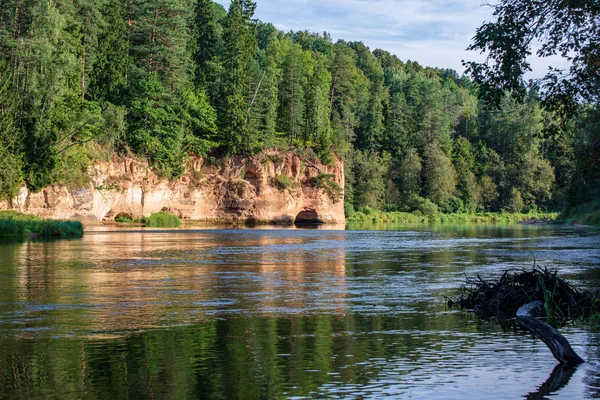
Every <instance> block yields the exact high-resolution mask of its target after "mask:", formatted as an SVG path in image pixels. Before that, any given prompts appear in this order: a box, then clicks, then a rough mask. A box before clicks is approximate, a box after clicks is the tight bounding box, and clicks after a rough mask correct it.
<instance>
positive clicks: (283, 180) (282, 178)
mask: <svg viewBox="0 0 600 400" xmlns="http://www.w3.org/2000/svg"><path fill="white" fill-rule="evenodd" d="M273 186H275V187H276V188H277V189H279V190H285V189H292V188H294V187H296V182H294V180H293V179H292V178H290V177H289V176H287V175H277V176H276V177H275V178H273Z"/></svg>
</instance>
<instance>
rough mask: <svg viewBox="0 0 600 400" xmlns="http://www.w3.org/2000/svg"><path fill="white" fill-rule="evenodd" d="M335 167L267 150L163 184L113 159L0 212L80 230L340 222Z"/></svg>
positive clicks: (192, 165)
mask: <svg viewBox="0 0 600 400" xmlns="http://www.w3.org/2000/svg"><path fill="white" fill-rule="evenodd" d="M335 164H336V165H334V166H324V165H321V164H320V163H317V162H311V161H310V160H308V159H303V158H302V157H300V156H298V155H297V154H295V153H287V154H281V153H279V152H278V151H276V150H269V151H264V152H262V153H261V154H259V155H257V156H254V157H250V158H242V157H232V158H230V159H228V160H225V161H220V162H218V163H215V164H209V163H207V162H206V160H203V159H201V158H198V159H192V160H190V161H189V162H188V164H187V167H186V172H185V173H184V175H183V176H182V177H181V178H180V179H178V180H176V181H169V180H167V179H164V178H160V177H158V176H157V175H156V174H155V173H154V172H153V171H152V169H150V168H149V166H148V164H147V163H146V162H145V161H140V160H137V159H133V158H128V157H117V156H114V157H113V158H112V159H111V160H110V161H109V162H97V163H95V164H94V165H93V166H92V167H91V168H90V170H89V173H90V176H91V180H90V183H89V184H88V185H87V186H85V187H80V188H75V189H72V188H68V187H65V186H60V185H55V186H52V187H48V188H45V189H44V190H42V191H41V192H39V193H30V192H28V191H27V189H26V188H23V189H22V190H21V192H20V194H19V195H18V196H17V197H16V198H15V199H14V200H13V201H12V203H11V204H8V203H6V202H4V203H0V209H14V210H17V211H21V212H25V213H30V214H36V215H39V216H41V217H47V218H56V219H77V220H80V221H82V222H84V223H101V222H107V221H113V220H114V219H115V218H116V217H117V216H126V217H128V218H140V217H142V216H149V215H151V214H152V213H155V212H158V211H169V212H171V213H173V214H175V215H177V216H178V217H180V218H181V219H183V220H192V221H206V222H236V221H256V222H273V223H293V222H321V223H343V222H345V218H344V205H343V193H342V191H341V190H340V189H343V187H344V172H343V170H344V168H343V164H342V162H341V161H340V160H338V161H337V162H336V163H335Z"/></svg>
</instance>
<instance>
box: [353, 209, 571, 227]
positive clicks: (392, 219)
mask: <svg viewBox="0 0 600 400" xmlns="http://www.w3.org/2000/svg"><path fill="white" fill-rule="evenodd" d="M558 216H559V214H558V213H531V214H522V213H502V212H501V213H493V212H485V213H469V214H467V213H465V214H462V213H451V214H443V213H436V214H423V213H419V212H412V213H410V212H400V211H391V212H385V211H377V210H367V212H360V211H359V212H354V213H351V214H350V215H348V217H347V218H346V223H348V224H360V223H373V222H374V223H394V224H396V223H403V224H420V223H425V224H428V223H442V224H445V223H448V224H452V223H490V224H495V223H519V222H531V224H539V223H542V224H544V223H554V221H555V220H556V218H557V217H558Z"/></svg>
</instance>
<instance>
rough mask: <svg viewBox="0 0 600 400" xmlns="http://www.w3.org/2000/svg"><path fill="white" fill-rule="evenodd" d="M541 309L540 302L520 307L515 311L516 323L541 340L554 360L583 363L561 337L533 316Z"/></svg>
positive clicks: (542, 304) (566, 362) (567, 342)
mask: <svg viewBox="0 0 600 400" xmlns="http://www.w3.org/2000/svg"><path fill="white" fill-rule="evenodd" d="M543 309H544V303H543V302H541V301H540V300H536V301H534V302H532V303H527V304H525V305H523V306H521V307H520V308H519V309H518V310H517V323H518V324H519V325H521V326H522V327H523V328H525V329H527V330H528V331H529V332H531V333H533V334H534V335H535V336H536V337H537V338H538V339H540V340H542V341H543V342H544V343H545V344H546V346H548V348H549V349H550V351H551V352H552V355H553V356H554V358H556V359H557V360H558V362H560V363H561V364H581V363H584V362H585V361H583V358H581V357H579V355H578V354H577V353H575V350H573V348H572V347H571V345H570V344H569V341H568V340H567V339H566V338H565V337H564V336H563V335H561V334H560V333H559V332H558V331H557V330H556V329H554V328H553V327H552V326H550V325H549V324H548V323H546V322H545V321H543V320H541V319H538V318H536V317H535V316H534V315H535V313H536V312H538V311H543Z"/></svg>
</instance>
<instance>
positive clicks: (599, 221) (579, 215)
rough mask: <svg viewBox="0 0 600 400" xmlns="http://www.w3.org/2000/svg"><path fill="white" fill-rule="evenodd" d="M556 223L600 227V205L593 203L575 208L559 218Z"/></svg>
mask: <svg viewBox="0 0 600 400" xmlns="http://www.w3.org/2000/svg"><path fill="white" fill-rule="evenodd" d="M555 223H557V224H566V225H591V226H598V227H600V203H599V202H591V203H585V204H581V205H579V206H576V207H573V208H571V209H569V210H567V211H565V212H564V213H562V214H561V215H560V216H558V217H557V220H556V221H555Z"/></svg>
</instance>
